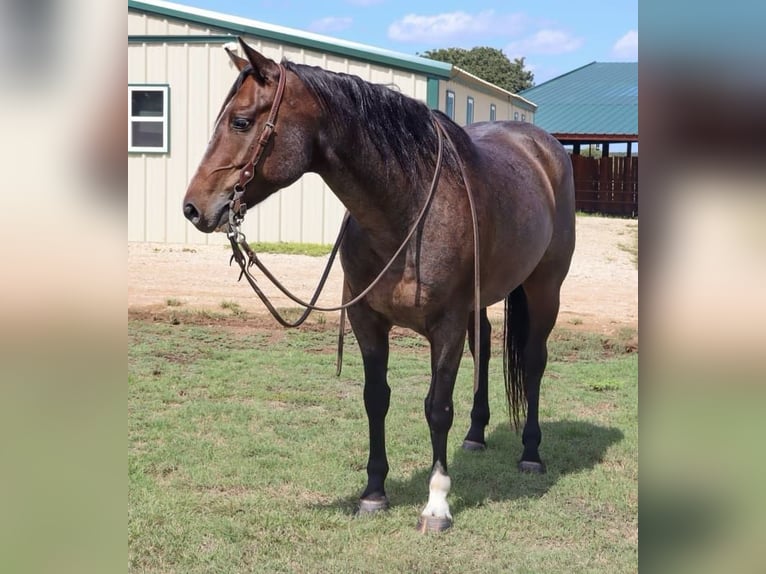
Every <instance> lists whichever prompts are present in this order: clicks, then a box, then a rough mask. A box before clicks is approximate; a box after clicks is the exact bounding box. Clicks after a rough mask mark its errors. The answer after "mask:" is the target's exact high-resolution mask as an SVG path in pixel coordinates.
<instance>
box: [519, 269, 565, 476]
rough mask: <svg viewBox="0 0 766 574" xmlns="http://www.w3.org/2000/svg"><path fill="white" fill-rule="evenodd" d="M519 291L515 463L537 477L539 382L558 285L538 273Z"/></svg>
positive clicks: (539, 468)
mask: <svg viewBox="0 0 766 574" xmlns="http://www.w3.org/2000/svg"><path fill="white" fill-rule="evenodd" d="M523 287H524V293H525V295H526V302H527V310H528V317H529V331H528V333H527V339H526V345H525V346H524V368H525V394H526V398H527V420H526V423H525V425H524V431H523V432H522V435H521V441H522V443H523V444H524V451H523V453H522V455H521V460H520V461H519V470H522V471H525V472H538V473H540V472H545V465H544V464H543V461H542V459H541V458H540V453H539V451H538V448H539V446H540V441H541V440H542V432H541V431H540V423H539V421H538V406H539V403H540V381H541V379H542V376H543V372H544V371H545V366H546V364H547V362H548V336H549V335H550V333H551V331H552V330H553V326H554V325H555V324H556V318H557V316H558V311H559V291H560V287H561V284H560V282H559V281H554V280H552V279H551V278H550V277H547V276H546V275H545V274H544V273H543V272H542V270H541V269H538V270H537V271H536V273H533V274H532V276H530V277H529V279H527V281H525V282H524V284H523Z"/></svg>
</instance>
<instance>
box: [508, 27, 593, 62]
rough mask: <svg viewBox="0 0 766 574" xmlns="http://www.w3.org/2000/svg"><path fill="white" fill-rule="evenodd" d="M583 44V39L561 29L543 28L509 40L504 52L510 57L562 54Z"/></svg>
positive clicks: (572, 50)
mask: <svg viewBox="0 0 766 574" xmlns="http://www.w3.org/2000/svg"><path fill="white" fill-rule="evenodd" d="M582 45H583V39H582V38H579V37H577V36H573V35H572V34H570V33H569V32H565V31H563V30H555V29H552V28H545V29H543V30H539V31H537V32H535V33H534V34H532V35H531V36H527V37H526V38H522V39H521V40H517V41H516V42H511V43H510V44H508V46H507V47H506V48H505V53H506V54H508V55H509V56H510V57H511V58H518V57H522V56H527V55H529V54H564V53H566V52H574V51H575V50H577V49H578V48H579V47H580V46H582Z"/></svg>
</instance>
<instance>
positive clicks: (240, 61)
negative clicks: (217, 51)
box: [223, 46, 250, 72]
mask: <svg viewBox="0 0 766 574" xmlns="http://www.w3.org/2000/svg"><path fill="white" fill-rule="evenodd" d="M223 49H224V50H226V53H227V54H228V55H229V59H230V60H231V61H232V63H233V64H234V66H236V68H237V70H239V71H240V72H241V71H242V70H244V69H245V66H248V65H249V64H250V62H248V61H247V60H246V59H245V58H240V57H239V56H237V55H236V54H235V53H234V52H233V51H232V50H230V49H229V47H228V46H224V47H223Z"/></svg>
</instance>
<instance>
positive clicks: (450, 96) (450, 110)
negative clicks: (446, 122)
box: [444, 90, 455, 120]
mask: <svg viewBox="0 0 766 574" xmlns="http://www.w3.org/2000/svg"><path fill="white" fill-rule="evenodd" d="M444 113H445V114H447V115H448V116H449V118H450V119H452V120H454V119H455V92H453V91H452V90H447V107H446V109H445V110H444Z"/></svg>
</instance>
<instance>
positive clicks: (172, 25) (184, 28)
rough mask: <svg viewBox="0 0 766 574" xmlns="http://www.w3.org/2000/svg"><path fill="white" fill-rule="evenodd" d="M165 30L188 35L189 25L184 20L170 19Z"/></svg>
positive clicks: (178, 34) (179, 34)
mask: <svg viewBox="0 0 766 574" xmlns="http://www.w3.org/2000/svg"><path fill="white" fill-rule="evenodd" d="M167 30H168V31H167V33H168V34H174V35H177V36H188V35H189V25H188V24H187V23H185V22H178V21H174V20H170V21H168V25H167Z"/></svg>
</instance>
